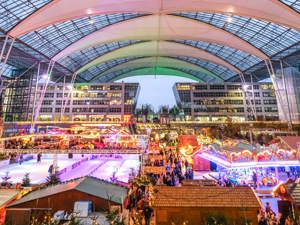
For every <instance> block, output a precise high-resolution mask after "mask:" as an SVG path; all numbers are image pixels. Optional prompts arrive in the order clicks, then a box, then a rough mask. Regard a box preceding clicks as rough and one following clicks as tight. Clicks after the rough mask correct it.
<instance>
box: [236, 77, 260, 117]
mask: <svg viewBox="0 0 300 225" xmlns="http://www.w3.org/2000/svg"><path fill="white" fill-rule="evenodd" d="M239 76H240V79H241V82H242V91H243V93H244V96H245V100H246V106H247V111H248V105H247V100H248V101H249V99H248V96H247V90H244V88H245V86H246V80H245V77H244V74H243V73H240V74H239ZM252 89H253V85H252ZM253 97H254V96H252V99H250V101H249V105H250V109H251V115H252V116H253V118H254V120H257V115H256V109H254V108H253V104H252V101H251V100H253Z"/></svg>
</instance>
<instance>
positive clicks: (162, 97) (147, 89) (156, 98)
mask: <svg viewBox="0 0 300 225" xmlns="http://www.w3.org/2000/svg"><path fill="white" fill-rule="evenodd" d="M120 81H124V82H137V83H140V86H141V91H140V95H139V99H138V107H139V106H141V105H142V104H145V103H149V104H151V105H153V107H154V109H156V110H157V109H158V108H159V106H161V105H169V106H170V107H171V106H173V105H175V104H176V102H175V97H174V94H173V90H172V87H173V85H174V83H176V82H194V81H193V80H190V79H187V78H181V77H174V76H156V77H155V76H154V75H149V76H138V77H128V78H125V79H122V80H120Z"/></svg>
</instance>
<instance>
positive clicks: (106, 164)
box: [0, 154, 140, 184]
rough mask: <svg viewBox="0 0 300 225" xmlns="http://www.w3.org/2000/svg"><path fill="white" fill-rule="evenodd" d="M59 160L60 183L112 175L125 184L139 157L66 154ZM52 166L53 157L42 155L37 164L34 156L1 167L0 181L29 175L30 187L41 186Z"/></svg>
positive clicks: (104, 177)
mask: <svg viewBox="0 0 300 225" xmlns="http://www.w3.org/2000/svg"><path fill="white" fill-rule="evenodd" d="M57 158H58V168H59V171H61V174H60V178H61V180H62V181H67V180H70V179H75V178H78V177H82V176H88V175H89V176H94V177H97V178H100V179H105V180H108V181H110V180H111V177H112V176H113V174H115V175H114V176H115V178H116V179H117V180H118V181H122V182H128V179H129V174H130V173H131V172H132V170H134V171H135V173H138V171H139V166H140V162H139V155H125V154H124V155H121V154H118V155H87V154H86V155H83V156H82V155H76V154H74V155H73V158H72V159H69V158H68V155H67V154H60V155H58V156H57ZM52 164H53V155H52V154H44V155H42V160H41V162H40V163H38V162H37V159H36V155H33V159H31V160H28V161H25V162H23V163H22V164H21V165H20V164H18V163H14V164H10V165H8V163H6V165H5V163H3V162H2V163H1V164H0V181H2V180H3V179H2V177H4V176H5V175H6V173H7V172H8V175H9V177H10V179H9V181H10V182H12V183H21V182H22V179H23V177H24V175H25V173H29V177H30V180H31V183H32V184H39V183H43V182H45V180H46V177H47V176H48V174H49V173H48V169H49V167H50V165H52Z"/></svg>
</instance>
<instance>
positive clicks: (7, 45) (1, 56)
mask: <svg viewBox="0 0 300 225" xmlns="http://www.w3.org/2000/svg"><path fill="white" fill-rule="evenodd" d="M14 43H15V38H11V37H10V36H8V35H6V37H5V40H4V43H3V46H2V49H1V53H0V78H1V76H2V74H3V73H4V67H5V64H7V61H8V59H9V56H10V53H11V50H12V47H13V45H14Z"/></svg>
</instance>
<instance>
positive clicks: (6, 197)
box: [0, 189, 20, 208]
mask: <svg viewBox="0 0 300 225" xmlns="http://www.w3.org/2000/svg"><path fill="white" fill-rule="evenodd" d="M19 193H20V190H16V189H0V208H1V207H3V206H5V204H7V203H8V202H10V201H11V200H13V199H14V198H15V197H16V196H17V195H18V194H19Z"/></svg>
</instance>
